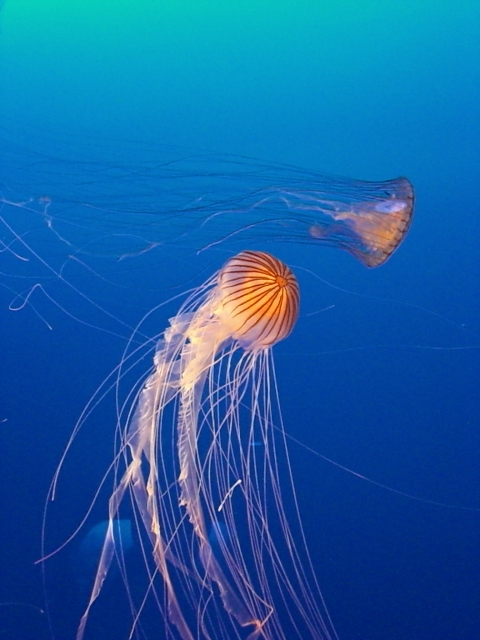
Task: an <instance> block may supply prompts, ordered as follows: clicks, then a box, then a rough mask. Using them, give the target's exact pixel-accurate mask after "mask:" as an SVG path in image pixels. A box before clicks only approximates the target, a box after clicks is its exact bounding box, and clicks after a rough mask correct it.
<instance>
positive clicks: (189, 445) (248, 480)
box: [77, 251, 336, 640]
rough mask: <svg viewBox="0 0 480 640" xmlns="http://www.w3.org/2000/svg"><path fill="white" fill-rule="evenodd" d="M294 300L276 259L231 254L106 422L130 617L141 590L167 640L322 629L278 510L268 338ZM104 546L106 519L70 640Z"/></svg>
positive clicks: (104, 561) (109, 538)
mask: <svg viewBox="0 0 480 640" xmlns="http://www.w3.org/2000/svg"><path fill="white" fill-rule="evenodd" d="M298 308H299V290H298V284H297V281H296V279H295V276H294V275H293V273H292V272H291V270H290V269H289V267H287V266H286V265H285V264H283V263H282V262H280V261H279V260H277V259H276V258H274V257H273V256H272V255H270V254H268V253H264V252H258V251H243V252H241V253H240V254H238V255H237V256H235V257H233V258H231V259H230V260H228V261H227V263H226V264H225V265H224V266H223V268H221V269H220V271H219V272H218V273H217V274H215V275H214V276H213V277H212V278H210V279H209V280H208V281H207V282H206V283H205V285H203V286H201V287H200V288H199V289H198V290H195V291H194V292H193V293H192V294H191V295H190V297H189V298H188V300H187V301H186V302H185V303H184V304H183V305H182V307H181V308H180V311H179V313H178V314H177V315H176V316H175V317H173V318H171V319H170V326H169V327H168V328H167V329H166V330H165V331H164V332H163V334H162V336H161V337H160V339H159V340H158V343H157V346H156V349H155V355H154V364H153V370H152V372H151V373H150V375H149V376H148V377H147V379H146V380H145V381H144V383H143V384H142V386H141V388H140V391H139V392H138V394H137V395H136V397H135V399H134V402H133V406H130V405H129V406H125V407H124V409H123V411H122V413H121V415H120V418H119V419H120V423H121V424H122V429H121V435H120V444H119V451H118V454H117V456H116V468H115V478H116V480H115V486H114V489H113V492H112V495H111V497H110V500H109V521H110V522H111V523H114V522H118V521H119V519H120V520H121V517H122V516H121V510H122V506H123V505H124V503H125V502H129V503H131V504H129V509H133V513H134V517H133V518H132V521H134V522H137V523H139V525H140V526H141V527H142V528H143V537H145V536H146V537H147V538H148V540H149V546H150V549H149V551H147V550H145V553H144V557H145V558H146V559H147V564H146V570H147V572H148V575H149V576H150V578H149V584H150V586H149V589H148V592H147V594H146V595H145V598H144V600H143V601H142V602H140V603H136V604H133V603H132V608H133V610H134V618H135V622H134V624H137V623H138V621H139V620H140V617H141V614H142V610H143V607H144V605H145V601H146V600H147V599H148V598H152V599H154V600H155V601H156V602H157V603H159V606H160V607H161V603H162V602H166V605H165V607H164V608H163V609H162V614H163V617H164V619H165V625H166V628H167V629H168V634H169V637H170V635H171V637H177V635H178V636H179V637H180V638H182V640H193V638H211V639H213V638H218V639H220V638H221V639H224V638H227V637H232V638H233V637H237V638H245V637H247V636H248V639H249V640H254V639H255V638H265V639H267V640H279V639H280V638H292V639H293V638H305V637H310V638H314V639H316V640H327V639H332V638H336V634H335V631H334V628H333V626H332V624H331V622H330V619H329V617H328V613H327V612H326V610H325V609H324V606H323V600H322V597H321V594H320V592H319V590H318V586H317V582H316V577H315V573H314V570H313V568H312V565H311V563H310V560H309V555H308V551H307V549H306V546H305V545H304V535H303V529H302V525H301V520H300V517H299V515H298V512H297V511H296V508H294V510H293V513H287V511H286V509H285V507H284V500H285V499H288V500H293V504H294V505H295V504H296V502H295V491H294V486H293V483H291V482H290V483H289V482H288V479H289V478H290V477H291V476H290V471H289V467H288V464H289V463H288V452H287V450H286V447H285V440H284V437H283V436H282V422H281V413H280V410H279V407H278V404H277V390H276V383H275V374H274V368H273V360H272V347H273V346H274V345H275V344H276V343H277V342H279V341H280V340H283V339H284V338H286V337H287V336H288V335H289V334H290V332H291V331H292V329H293V327H294V324H295V321H296V319H297V316H298ZM125 365H126V366H127V367H128V364H127V361H126V362H125ZM119 377H120V378H121V374H119ZM172 442H173V443H174V449H175V454H174V458H173V459H172V458H171V457H170V452H171V451H172ZM259 442H262V443H263V446H262V447H258V446H256V445H257V443H259ZM169 443H170V444H169ZM283 464H285V465H287V467H286V469H287V471H286V473H285V478H284V479H283V480H282V479H281V476H282V472H281V469H280V466H281V465H283ZM128 497H129V498H130V500H128V501H127V498H128ZM220 515H221V518H220ZM219 522H221V524H220V525H219ZM141 537H142V536H141V535H140V536H139V538H141ZM115 551H116V541H115V537H114V535H113V533H112V527H109V528H108V529H107V534H106V536H105V538H104V543H103V549H102V554H101V557H100V562H99V565H98V570H97V574H96V578H95V582H94V586H93V589H92V593H91V596H90V599H89V602H88V605H87V608H86V610H85V613H84V615H83V617H82V619H81V622H80V626H79V629H78V633H77V640H82V638H83V637H84V634H85V631H86V630H87V621H88V617H89V613H90V609H91V607H92V606H93V604H94V602H95V600H96V599H97V597H98V596H99V595H100V592H101V589H102V585H103V582H104V580H105V577H106V575H107V573H108V571H109V567H110V563H111V562H112V559H113V557H114V555H115ZM150 558H151V563H149V561H148V559H150ZM242 629H243V630H242ZM174 630H175V631H174ZM132 633H133V630H132Z"/></svg>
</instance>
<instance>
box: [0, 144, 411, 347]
mask: <svg viewBox="0 0 480 640" xmlns="http://www.w3.org/2000/svg"><path fill="white" fill-rule="evenodd" d="M1 135H2V132H0V136H1ZM5 135H6V134H5V132H3V137H2V140H0V142H1V144H0V163H1V160H2V159H3V160H4V162H3V165H4V166H5V167H6V168H7V169H8V171H7V173H5V174H4V175H2V178H1V179H0V254H1V256H2V260H1V263H2V267H1V269H0V293H1V292H3V289H5V290H6V291H7V295H8V296H11V297H10V300H11V301H10V308H12V309H14V310H20V309H24V308H28V309H29V310H31V311H33V312H34V313H37V314H38V315H40V316H41V317H42V318H45V320H46V322H47V324H48V323H49V314H48V313H47V314H45V310H46V306H45V304H46V305H47V311H48V309H49V308H50V307H51V306H52V304H53V305H56V306H58V307H61V308H62V309H64V310H65V311H66V312H67V314H69V315H75V317H76V318H78V319H79V320H80V321H81V322H84V323H86V324H93V325H95V326H100V327H101V328H102V330H107V331H112V330H113V331H117V332H120V333H121V335H122V336H123V337H127V336H128V335H130V330H131V327H132V325H133V323H134V321H133V320H132V319H130V318H127V317H126V315H127V312H126V305H125V303H123V304H118V305H115V308H114V307H113V306H112V307H110V308H107V307H106V306H105V300H109V299H110V300H111V299H113V298H115V294H116V291H118V290H119V288H120V287H121V288H125V287H127V286H129V283H130V281H131V273H132V271H135V272H136V273H139V272H140V271H142V275H144V277H145V278H148V277H149V274H150V273H152V266H153V263H155V272H156V273H158V270H159V269H165V271H167V270H168V272H170V273H171V272H172V264H174V265H175V266H178V267H179V269H178V271H180V272H181V273H182V276H181V277H183V274H184V269H186V268H187V267H186V266H185V265H186V263H187V262H190V263H192V262H193V260H192V259H191V258H192V256H193V255H195V256H196V255H197V254H199V253H202V252H204V253H205V261H204V263H202V266H204V264H205V262H206V261H207V260H208V258H209V256H211V255H212V253H211V252H209V251H208V250H209V249H211V248H217V249H220V250H223V249H226V250H228V251H232V252H236V251H238V250H241V249H243V248H245V247H249V248H259V249H264V248H265V244H266V243H272V242H274V243H279V242H282V243H284V242H285V243H299V244H310V245H316V246H318V247H334V248H336V249H338V248H340V249H343V250H346V251H347V252H349V253H350V254H352V255H353V256H354V257H355V258H357V259H358V260H359V261H360V262H361V263H363V264H364V265H365V266H367V267H369V268H371V267H377V266H379V265H381V264H383V263H384V262H385V261H386V260H388V259H389V257H390V256H391V255H392V254H393V252H394V251H395V250H396V249H397V247H398V246H399V245H400V244H401V241H402V239H403V237H404V236H405V234H406V232H407V231H408V228H409V226H410V224H411V220H412V212H413V203H414V191H413V188H412V185H411V184H410V182H409V181H408V180H407V179H406V178H403V177H399V178H395V179H390V180H380V181H365V180H358V179H352V178H347V177H339V176H335V175H328V174H320V173H318V172H315V171H309V170H305V169H299V168H297V167H294V166H290V165H285V164H280V163H267V162H263V161H259V160H255V159H252V158H246V157H240V156H235V155H229V154H220V155H219V154H199V153H191V152H190V153H186V154H184V155H179V152H178V150H177V151H172V150H168V149H166V150H165V149H162V148H161V147H160V148H159V147H154V148H153V149H152V148H148V147H147V148H141V149H140V150H139V149H136V148H130V149H129V148H127V149H126V150H125V151H124V153H126V155H127V157H128V159H126V160H121V161H119V160H118V159H117V158H118V156H119V154H120V151H119V150H116V149H114V148H113V147H110V148H108V147H107V148H106V150H105V153H106V154H108V155H109V156H110V157H111V158H112V159H111V160H110V159H107V160H103V159H99V158H95V159H92V158H91V157H89V156H87V157H84V156H81V161H80V160H77V154H78V153H81V150H78V149H76V148H75V149H74V150H73V151H72V152H71V153H70V154H68V153H64V152H63V149H62V147H56V146H54V147H53V148H52V141H48V140H43V141H42V142H43V143H44V144H43V145H42V146H41V148H40V149H38V150H37V151H32V152H30V153H27V152H26V151H25V149H24V147H23V146H21V147H19V146H18V141H15V140H14V141H11V140H8V137H7V139H4V138H5ZM67 148H68V147H67ZM60 149H62V150H61V151H60ZM89 149H90V153H93V151H92V150H91V148H89ZM47 150H48V152H47ZM61 153H64V155H63V156H62V155H59V154H61ZM69 155H70V157H75V158H76V161H75V162H72V161H71V159H69V157H68V156H69ZM120 157H121V156H120ZM130 157H132V158H133V157H134V158H138V157H141V158H143V160H142V161H138V160H137V161H133V160H131V159H130ZM25 167H28V171H26V170H25ZM19 210H21V214H22V215H19V213H20V211H19ZM267 248H268V247H267ZM186 258H188V259H189V260H186ZM199 262H200V260H199V259H198V258H196V259H195V265H198V264H199ZM174 271H175V270H174ZM189 275H191V274H186V277H189ZM172 279H173V278H172ZM169 284H171V285H175V284H179V281H178V280H177V281H174V282H172V281H170V283H169ZM10 292H12V293H11V294H10ZM130 296H131V298H130V302H131V306H132V308H133V309H135V308H138V307H140V306H142V307H144V308H147V307H148V305H149V304H150V302H149V301H148V300H144V299H143V298H144V297H143V295H142V291H141V290H139V288H138V287H136V286H135V285H133V286H130ZM71 300H72V301H73V302H70V301H71ZM76 303H81V304H76ZM117 307H118V310H117ZM114 309H115V310H114ZM122 322H125V323H126V324H127V325H128V326H125V325H124V324H122ZM113 324H114V325H115V328H113V329H112V327H113Z"/></svg>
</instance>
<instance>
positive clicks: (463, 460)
mask: <svg viewBox="0 0 480 640" xmlns="http://www.w3.org/2000/svg"><path fill="white" fill-rule="evenodd" d="M0 4H1V3H0ZM320 4H321V6H320ZM297 5H298V3H296V2H290V1H285V2H278V1H277V2H275V3H273V2H272V3H270V2H267V1H260V2H257V3H253V2H252V3H251V4H250V3H244V4H243V3H241V4H240V5H238V4H237V3H216V2H212V1H211V2H207V1H203V2H199V1H197V2H194V1H193V0H192V2H186V1H185V2H183V1H182V2H178V3H168V2H165V3H163V2H158V3H154V2H149V1H148V0H142V1H141V2H137V3H130V2H127V1H125V2H121V3H111V2H108V1H106V0H105V2H102V3H94V2H85V1H84V2H81V1H80V0H75V1H72V2H70V3H68V4H67V5H64V4H63V3H60V2H58V1H54V0H49V1H48V2H47V1H45V2H42V3H38V2H34V1H33V0H30V1H27V0H16V1H14V0H7V2H5V3H4V4H3V5H1V13H0V196H1V199H2V206H1V209H0V216H1V217H2V222H1V224H0V234H1V235H0V238H1V240H2V243H3V245H2V249H3V250H2V252H1V253H0V285H1V287H0V304H1V307H0V318H1V320H0V321H1V332H0V339H1V357H0V375H1V407H0V411H1V413H0V420H1V421H2V422H1V423H0V427H1V431H0V433H1V451H2V455H1V465H2V471H3V474H2V475H3V482H2V491H1V496H2V506H1V511H0V513H1V534H0V535H1V540H2V545H1V563H2V564H1V567H0V604H2V603H16V604H5V605H2V606H0V633H1V634H2V637H4V638H8V639H10V638H11V639H15V640H17V639H20V640H29V639H30V638H31V639H35V640H41V639H43V638H52V637H54V638H57V640H63V639H65V640H66V639H67V638H73V637H74V633H75V629H76V626H77V624H78V619H79V617H80V615H81V613H82V607H83V605H84V602H83V601H80V600H81V599H80V598H79V595H78V591H79V590H78V584H77V583H76V579H75V575H76V558H77V553H78V549H79V548H80V546H81V539H82V536H83V535H84V533H83V532H81V533H80V534H79V536H78V537H77V538H76V539H75V540H74V541H73V542H72V543H71V544H70V545H68V546H67V547H66V548H65V549H63V550H62V551H61V552H59V553H58V554H57V555H56V556H54V557H53V558H52V559H51V560H49V561H48V562H47V563H45V571H46V576H45V578H46V588H45V590H44V586H43V578H42V571H41V565H38V564H36V565H35V564H34V562H35V561H36V560H38V559H39V558H40V557H41V554H42V551H41V530H42V518H43V510H44V505H45V501H46V499H47V495H48V490H49V485H50V482H51V480H52V477H53V474H54V472H55V469H56V468H57V465H58V463H59V460H60V457H61V455H62V453H63V451H64V449H65V445H66V443H67V441H68V439H69V437H70V434H71V433H72V431H73V428H74V425H75V424H76V422H77V420H78V418H79V416H80V414H81V412H82V409H83V408H84V407H85V405H86V403H87V402H88V400H89V399H90V397H91V396H92V394H93V393H94V392H95V390H96V389H97V387H98V385H99V384H100V383H101V382H102V380H103V379H104V378H105V377H106V376H107V375H108V374H109V372H110V371H111V370H112V369H113V368H114V367H115V366H116V364H117V363H118V362H119V359H120V358H121V355H122V352H123V349H124V348H125V345H126V341H127V340H128V337H129V336H130V335H131V333H132V328H133V327H135V326H136V324H137V322H139V321H140V319H141V318H142V316H143V315H144V314H145V313H146V312H147V311H148V310H149V309H151V308H152V307H153V306H155V305H157V304H159V303H162V302H165V301H167V300H170V299H171V298H173V297H174V296H175V295H176V294H177V293H179V292H181V291H183V290H185V289H187V288H189V287H191V286H194V285H197V284H199V283H201V282H203V281H204V280H205V279H206V278H207V277H208V276H209V275H210V274H211V273H213V271H214V270H215V269H217V268H218V267H219V266H220V265H221V264H222V263H223V262H224V260H225V259H226V257H228V255H230V253H231V251H233V248H232V247H230V246H229V245H228V243H226V244H221V245H218V246H215V247H212V248H210V249H209V250H206V251H204V252H202V253H200V254H198V253H197V251H198V249H199V248H201V247H197V246H195V245H194V243H193V241H192V240H189V236H188V234H187V235H186V236H185V239H184V241H183V242H182V243H180V245H181V246H179V245H170V244H169V243H165V242H163V239H164V235H162V234H165V233H168V231H169V229H171V227H170V222H168V221H167V222H166V221H165V217H164V218H163V219H162V220H161V221H158V220H156V218H155V213H156V212H158V211H159V210H162V203H163V205H164V204H165V202H169V203H173V204H172V211H171V213H173V214H174V215H173V218H172V220H173V221H175V208H174V205H175V203H176V202H178V201H179V199H181V198H183V197H185V189H187V192H188V193H187V195H188V197H189V198H190V199H191V200H193V199H195V198H198V197H202V196H205V193H206V190H207V188H208V189H214V190H215V188H217V189H218V190H219V194H218V195H219V197H220V198H221V197H222V189H224V186H223V183H222V182H221V181H220V182H218V183H216V182H215V181H208V180H207V181H205V174H204V169H203V168H204V165H202V163H199V162H198V161H197V163H195V160H193V161H192V162H190V161H189V163H188V171H187V173H186V178H185V181H183V182H182V191H181V193H179V199H176V196H175V197H172V193H171V192H169V193H168V194H166V193H164V192H163V193H162V190H161V188H160V187H159V185H158V181H157V179H156V176H157V175H158V173H156V172H157V171H158V165H159V164H163V163H164V162H165V161H166V160H172V159H178V158H184V157H185V156H188V157H189V158H190V157H192V156H194V157H197V158H198V156H199V154H201V155H202V157H203V156H204V154H208V156H209V158H210V159H213V162H214V163H217V164H218V165H219V166H220V165H222V162H223V160H222V159H223V158H225V156H224V154H233V155H234V156H235V157H237V158H238V157H242V160H241V162H242V166H245V167H250V168H251V169H252V171H254V169H253V168H254V167H255V168H256V167H258V162H259V161H261V162H264V163H267V164H269V165H273V164H274V163H287V164H288V165H294V166H297V167H304V168H305V171H310V172H319V173H320V172H321V173H322V174H323V173H325V172H326V173H328V174H339V175H345V176H352V177H355V178H359V179H363V180H385V179H389V178H394V177H397V176H400V175H405V176H407V177H408V178H409V179H410V180H411V182H412V183H413V185H414V187H415V191H416V207H415V215H414V222H413V225H412V228H411V230H410V232H409V234H408V236H407V237H406V239H405V241H404V242H403V244H402V245H401V246H400V248H399V249H398V251H396V252H395V253H394V255H393V256H392V257H391V259H390V260H389V261H388V262H387V263H386V264H385V265H383V266H380V267H378V268H375V269H371V270H369V269H365V268H364V267H363V266H362V265H361V264H360V263H359V262H358V261H356V260H355V259H354V258H353V257H352V256H351V255H348V254H347V253H345V252H342V251H339V250H333V249H330V248H324V247H322V246H313V245H311V244H299V243H279V242H268V238H261V240H260V242H258V241H257V242H254V243H253V240H252V238H250V239H249V240H248V242H249V243H253V244H254V245H255V248H260V249H265V250H268V251H271V252H272V253H274V254H275V255H278V257H280V258H281V259H283V260H284V261H285V262H287V263H288V264H289V265H291V266H292V268H293V269H294V271H295V272H296V274H297V276H298V279H299V283H300V288H301V295H302V302H301V314H300V318H299V321H298V324H297V327H296V328H295V331H294V332H293V334H292V335H291V336H290V337H289V338H288V340H286V341H285V342H283V343H281V344H280V345H278V347H277V348H275V360H276V366H277V377H278V383H279V388H280V397H281V404H282V411H283V417H284V422H285V427H286V430H287V432H288V433H289V434H290V435H292V436H293V437H294V438H296V439H297V440H298V441H300V442H301V443H302V445H304V446H302V445H299V444H295V443H294V442H292V443H291V445H290V446H291V456H292V465H293V469H294V476H295V483H296V487H297V489H298V495H299V499H300V508H301V512H302V514H303V523H304V527H305V532H306V537H307V539H308V540H309V541H310V544H309V546H310V549H311V554H312V558H313V562H314V565H315V567H316V570H317V573H318V580H319V583H320V586H321V589H322V592H323V594H324V597H325V600H326V603H327V606H328V610H329V612H330V615H331V617H332V620H333V622H334V625H335V628H336V630H337V633H338V636H339V638H340V640H385V639H387V638H388V640H407V639H408V640H412V639H413V640H424V639H425V638H435V639H436V640H477V639H478V638H480V613H479V612H480V606H479V603H480V591H479V584H480V571H479V566H480V565H479V561H480V557H479V549H480V535H479V524H480V512H479V509H480V503H479V497H478V487H479V480H480V478H479V472H478V468H479V465H478V458H479V455H480V440H479V430H478V425H479V401H478V380H479V379H480V378H479V376H480V366H479V353H480V351H479V349H480V305H479V302H478V301H479V299H480V290H479V267H478V238H479V235H480V224H479V213H480V211H479V205H478V193H477V192H478V189H477V184H478V175H479V171H480V154H479V149H480V146H479V143H478V141H479V139H480V123H479V111H478V104H479V100H480V96H479V87H480V73H479V71H480V55H479V50H478V49H479V46H478V41H479V38H478V34H479V31H480V6H479V5H478V3H476V2H462V3H461V5H460V6H459V5H458V4H454V3H452V2H450V1H447V0H440V2H435V3H434V2H430V1H427V2H424V3H414V2H409V1H407V2H398V3H397V2H393V1H388V2H385V3H381V6H380V5H378V3H374V2H363V3H358V2H353V1H352V2H348V1H346V0H342V1H341V2H324V3H318V2H313V1H312V2H305V3H302V6H301V7H298V6H297ZM250 158H255V159H256V160H255V161H254V160H250ZM222 166H223V165H222ZM256 170H257V169H255V171H256ZM312 180H313V178H312ZM246 182H248V179H247V180H246ZM185 184H186V185H188V186H187V187H185V186H184V185H185ZM206 185H207V186H206ZM177 214H178V212H177ZM172 224H173V225H174V224H175V222H172ZM244 248H252V247H251V246H250V244H249V245H248V246H246V247H244ZM147 249H148V250H147ZM25 300H27V302H26V303H25ZM178 304H179V303H178V301H177V302H175V301H172V302H169V303H167V304H165V306H164V307H162V308H161V309H160V310H159V311H158V312H157V313H156V314H155V315H154V316H153V317H152V318H151V320H150V321H149V322H147V324H146V326H145V330H146V331H147V332H149V334H150V335H153V334H155V333H158V332H160V331H161V330H162V328H164V327H165V326H166V323H167V320H168V318H169V317H170V316H171V315H173V314H174V313H175V312H176V310H177V308H178ZM149 366H150V362H149V361H147V360H146V361H145V366H144V370H145V371H146V370H147V369H148V367H149ZM114 429H115V406H114V399H113V398H108V399H107V400H106V401H105V402H103V403H102V404H101V405H100V406H99V407H98V409H97V410H96V411H95V414H94V415H93V416H92V419H91V420H90V421H89V422H88V423H87V425H86V427H85V430H84V432H82V433H81V434H80V436H79V437H78V439H77V441H76V442H75V444H74V446H73V448H72V450H71V453H70V455H69V457H68V459H67V463H66V465H65V467H64V470H63V472H62V475H61V479H60V484H59V488H58V496H57V500H56V501H55V502H53V503H51V504H50V505H49V509H48V518H47V527H46V540H45V543H46V549H47V551H49V550H52V549H54V548H56V547H58V546H59V545H61V544H62V543H63V542H64V541H65V540H66V539H67V538H68V537H69V536H70V535H71V534H72V532H73V531H74V530H75V528H76V526H77V525H78V524H79V522H80V521H81V519H82V517H83V515H84V514H85V512H86V510H87V508H88V505H89V503H90V501H91V499H92V497H93V492H94V491H95V488H96V486H97V485H98V483H99V481H100V479H101V477H102V473H103V472H104V470H105V468H106V466H108V464H109V462H110V461H111V458H112V456H113V439H114ZM317 454H320V455H317ZM321 456H325V457H326V458H328V459H330V460H333V461H334V462H335V463H338V465H341V466H342V467H345V468H347V469H349V470H352V471H354V472H355V474H352V473H350V472H349V471H346V470H345V469H342V468H340V467H339V466H335V465H334V464H332V463H330V462H327V461H326V460H325V459H324V458H322V457H321ZM360 476H363V477H365V478H368V479H370V480H373V481H374V482H373V483H372V482H369V481H367V480H365V479H362V478H361V477H360ZM375 483H379V484H380V485H383V487H387V488H382V487H381V486H379V484H375ZM404 494H408V495H409V496H411V497H406V496H405V495H404ZM108 495H109V493H108V490H106V491H105V492H104V493H102V494H101V496H100V499H99V501H98V502H97V503H96V505H95V508H94V511H93V513H92V514H91V525H92V526H93V525H94V524H95V523H99V522H101V521H103V520H105V518H106V500H107V499H108ZM441 505H443V506H441ZM88 526H90V524H89V525H88ZM88 526H87V527H86V529H88ZM85 533H86V531H85ZM107 586H108V589H107V591H106V593H105V595H104V598H105V599H104V601H103V603H102V604H101V605H100V608H99V612H98V616H96V617H95V620H94V622H93V623H92V626H91V627H89V629H88V632H87V635H86V640H88V639H92V640H93V639H94V638H97V637H98V638H105V637H110V638H125V637H127V634H128V629H129V627H128V620H129V615H130V614H129V612H128V611H127V610H126V607H127V605H126V600H125V596H124V595H123V590H122V586H121V583H120V581H119V580H118V581H115V579H113V582H112V584H110V585H107ZM134 588H135V587H134ZM139 588H141V585H139ZM45 592H46V598H47V603H46V602H45ZM46 604H48V606H49V608H50V613H51V619H52V629H51V630H50V629H49V627H48V624H47V615H46V614H41V613H40V611H39V610H38V609H36V608H35V607H39V608H41V609H42V610H45V608H46ZM112 611H114V612H115V613H114V614H112ZM122 612H123V613H122ZM102 613H103V615H102ZM149 616H152V617H151V618H150V617H149ZM147 618H148V621H147V623H146V628H147V630H148V633H147V632H146V633H145V636H140V637H149V638H153V639H156V638H158V639H161V638H164V637H168V636H166V635H165V634H164V629H163V626H162V623H160V622H159V620H158V618H157V617H155V612H154V611H153V610H152V611H147ZM157 625H158V626H157ZM152 628H153V631H152Z"/></svg>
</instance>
